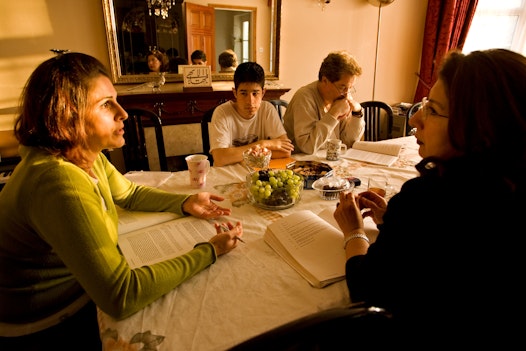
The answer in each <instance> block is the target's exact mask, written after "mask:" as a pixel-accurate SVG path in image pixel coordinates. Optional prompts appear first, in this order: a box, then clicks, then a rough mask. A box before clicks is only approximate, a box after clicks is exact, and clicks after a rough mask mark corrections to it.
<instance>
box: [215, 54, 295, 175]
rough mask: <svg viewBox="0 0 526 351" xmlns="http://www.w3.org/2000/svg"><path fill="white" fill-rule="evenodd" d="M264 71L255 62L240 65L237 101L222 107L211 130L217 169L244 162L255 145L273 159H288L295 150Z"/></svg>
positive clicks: (218, 108) (236, 90)
mask: <svg viewBox="0 0 526 351" xmlns="http://www.w3.org/2000/svg"><path fill="white" fill-rule="evenodd" d="M264 86H265V71H264V70H263V68H262V67H261V66H260V65H259V64H257V63H256V62H244V63H242V64H240V65H239V66H238V67H237V69H236V72H235V73H234V88H233V89H232V91H233V93H234V98H235V99H234V100H230V101H227V102H225V103H223V104H221V105H219V106H218V107H217V108H216V109H215V110H214V114H213V116H212V121H211V123H210V127H209V134H210V154H211V155H212V157H213V158H214V166H225V165H229V164H233V163H237V162H241V161H243V152H244V151H245V150H248V149H250V148H252V147H255V146H256V145H260V146H261V147H262V148H263V147H266V148H267V149H269V150H271V151H272V158H285V157H289V156H290V155H291V153H292V151H293V150H294V146H293V145H292V142H291V140H290V139H289V138H288V137H287V133H286V131H285V128H284V127H283V124H282V123H281V120H280V118H279V116H278V112H277V110H276V108H275V107H274V106H273V105H272V104H271V103H270V102H268V101H263V96H264V95H265V88H264Z"/></svg>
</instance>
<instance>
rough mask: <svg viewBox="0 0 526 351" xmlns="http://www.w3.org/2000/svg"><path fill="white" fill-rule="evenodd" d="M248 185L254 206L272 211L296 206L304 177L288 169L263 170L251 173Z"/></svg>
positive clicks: (248, 175) (248, 176)
mask: <svg viewBox="0 0 526 351" xmlns="http://www.w3.org/2000/svg"><path fill="white" fill-rule="evenodd" d="M272 178H273V179H272ZM289 179H290V181H289ZM246 184H247V190H248V196H249V198H250V200H251V202H252V203H253V204H254V206H256V207H259V208H262V209H265V210H271V211H275V210H284V209H287V208H290V207H292V206H294V204H296V203H297V202H298V201H299V200H300V198H301V192H302V191H303V177H302V176H301V175H299V174H296V173H294V172H292V171H290V170H286V169H262V170H259V171H255V172H253V173H249V174H247V183H246Z"/></svg>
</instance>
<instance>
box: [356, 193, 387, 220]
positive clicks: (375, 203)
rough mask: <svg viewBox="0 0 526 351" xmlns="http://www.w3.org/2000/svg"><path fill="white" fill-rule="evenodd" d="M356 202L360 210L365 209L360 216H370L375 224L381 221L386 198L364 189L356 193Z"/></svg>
mask: <svg viewBox="0 0 526 351" xmlns="http://www.w3.org/2000/svg"><path fill="white" fill-rule="evenodd" d="M357 203H358V206H359V208H360V210H363V209H366V210H365V211H364V212H363V213H362V216H363V218H365V217H371V218H372V219H373V221H374V223H376V224H382V223H383V217H384V213H385V210H386V209H387V200H386V199H384V198H383V197H382V196H380V195H378V194H377V193H375V192H373V191H364V192H363V193H360V194H358V197H357Z"/></svg>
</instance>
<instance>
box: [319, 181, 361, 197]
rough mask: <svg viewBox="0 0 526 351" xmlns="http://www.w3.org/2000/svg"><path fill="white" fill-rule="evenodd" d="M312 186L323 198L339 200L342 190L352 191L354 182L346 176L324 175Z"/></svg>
mask: <svg viewBox="0 0 526 351" xmlns="http://www.w3.org/2000/svg"><path fill="white" fill-rule="evenodd" d="M312 188H313V189H314V190H316V191H317V192H318V195H319V196H320V197H321V198H322V199H323V200H337V199H338V198H339V197H340V193H341V192H342V191H346V192H347V191H352V190H353V189H354V183H353V182H349V181H348V180H347V179H345V178H339V177H323V178H320V179H318V180H316V181H315V182H314V183H312Z"/></svg>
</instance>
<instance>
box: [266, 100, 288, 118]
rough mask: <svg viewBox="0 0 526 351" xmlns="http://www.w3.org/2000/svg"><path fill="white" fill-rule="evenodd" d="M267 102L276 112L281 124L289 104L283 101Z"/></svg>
mask: <svg viewBox="0 0 526 351" xmlns="http://www.w3.org/2000/svg"><path fill="white" fill-rule="evenodd" d="M269 102H270V103H271V104H272V105H274V107H275V108H276V110H278V115H279V119H281V122H283V116H284V115H285V110H286V109H287V107H289V102H288V101H287V100H283V99H277V100H269Z"/></svg>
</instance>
